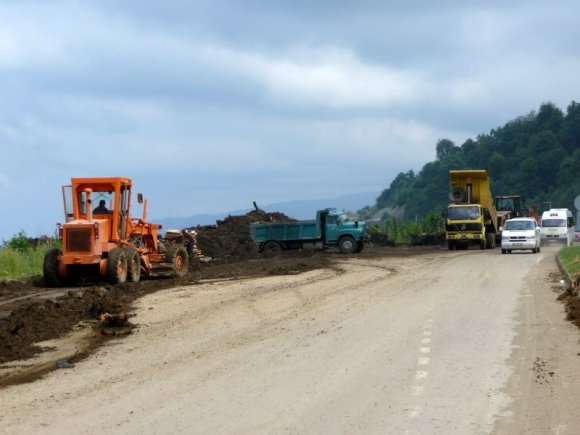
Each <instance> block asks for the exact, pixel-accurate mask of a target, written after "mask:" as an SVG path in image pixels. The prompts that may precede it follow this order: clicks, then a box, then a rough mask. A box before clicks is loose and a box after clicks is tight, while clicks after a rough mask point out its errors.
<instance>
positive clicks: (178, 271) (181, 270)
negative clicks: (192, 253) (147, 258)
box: [165, 246, 189, 278]
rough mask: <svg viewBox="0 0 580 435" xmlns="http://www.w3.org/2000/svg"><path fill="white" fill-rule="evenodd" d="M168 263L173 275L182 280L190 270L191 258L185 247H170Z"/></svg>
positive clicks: (167, 256)
mask: <svg viewBox="0 0 580 435" xmlns="http://www.w3.org/2000/svg"><path fill="white" fill-rule="evenodd" d="M165 257H166V261H167V262H168V263H171V270H172V271H173V275H174V276H176V277H178V278H181V277H182V276H185V275H186V274H187V271H188V270H189V257H188V255H187V251H186V250H185V248H184V247H183V246H172V247H170V248H169V249H168V250H167V252H166V254H165Z"/></svg>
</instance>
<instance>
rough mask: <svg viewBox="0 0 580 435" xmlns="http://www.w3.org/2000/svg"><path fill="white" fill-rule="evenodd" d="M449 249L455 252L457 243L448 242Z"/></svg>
mask: <svg viewBox="0 0 580 435" xmlns="http://www.w3.org/2000/svg"><path fill="white" fill-rule="evenodd" d="M447 248H448V249H449V250H450V251H453V250H454V249H455V242H454V241H453V240H447Z"/></svg>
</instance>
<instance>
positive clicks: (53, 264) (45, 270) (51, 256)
mask: <svg viewBox="0 0 580 435" xmlns="http://www.w3.org/2000/svg"><path fill="white" fill-rule="evenodd" d="M59 255H60V250H59V249H57V248H53V249H49V250H48V251H46V254H45V255H44V264H43V267H42V274H43V276H44V284H45V285H46V286H47V287H56V286H59V285H61V284H62V282H61V279H60V277H59V276H58V256H59Z"/></svg>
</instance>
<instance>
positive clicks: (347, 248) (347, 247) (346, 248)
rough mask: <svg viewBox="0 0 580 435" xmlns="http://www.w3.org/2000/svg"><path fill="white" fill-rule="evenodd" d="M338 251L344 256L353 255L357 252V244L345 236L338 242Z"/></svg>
mask: <svg viewBox="0 0 580 435" xmlns="http://www.w3.org/2000/svg"><path fill="white" fill-rule="evenodd" d="M338 249H339V250H340V252H341V253H342V254H352V253H353V252H355V251H356V242H355V241H354V239H353V238H352V237H351V236H344V237H343V238H342V239H340V241H339V242H338Z"/></svg>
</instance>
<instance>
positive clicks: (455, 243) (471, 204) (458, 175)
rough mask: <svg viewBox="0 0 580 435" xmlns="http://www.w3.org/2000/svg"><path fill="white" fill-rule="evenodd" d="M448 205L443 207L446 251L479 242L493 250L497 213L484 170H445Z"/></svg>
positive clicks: (482, 246)
mask: <svg viewBox="0 0 580 435" xmlns="http://www.w3.org/2000/svg"><path fill="white" fill-rule="evenodd" d="M449 182H450V188H451V191H450V193H449V200H450V204H449V205H448V206H447V208H446V209H445V238H446V240H447V246H448V247H449V249H450V250H453V249H458V248H465V249H466V248H467V247H469V245H472V244H474V245H479V247H480V248H481V249H485V248H487V249H493V248H495V243H496V233H497V231H498V228H497V212H496V210H495V205H494V198H493V196H491V190H490V187H489V177H488V176H487V172H486V171H485V170H484V169H469V170H452V171H449Z"/></svg>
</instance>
